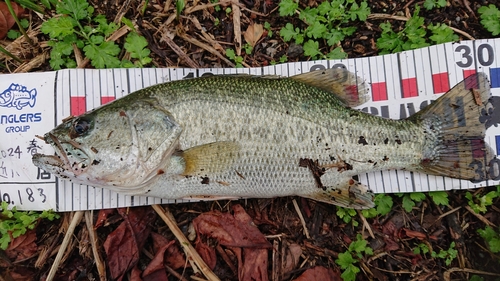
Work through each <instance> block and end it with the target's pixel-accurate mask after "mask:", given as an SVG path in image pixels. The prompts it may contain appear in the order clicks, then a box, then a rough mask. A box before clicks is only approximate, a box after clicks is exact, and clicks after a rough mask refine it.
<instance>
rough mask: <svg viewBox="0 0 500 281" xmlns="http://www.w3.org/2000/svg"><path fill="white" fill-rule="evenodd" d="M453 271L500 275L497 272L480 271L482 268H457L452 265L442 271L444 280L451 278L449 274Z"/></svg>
mask: <svg viewBox="0 0 500 281" xmlns="http://www.w3.org/2000/svg"><path fill="white" fill-rule="evenodd" d="M453 272H468V273H474V274H482V275H490V276H500V274H498V273H494V272H487V271H482V270H476V269H472V268H458V267H453V268H450V269H448V270H447V271H445V272H444V274H443V279H444V280H451V278H450V275H451V274H452V273H453Z"/></svg>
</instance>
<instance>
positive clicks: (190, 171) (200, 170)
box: [179, 141, 240, 176]
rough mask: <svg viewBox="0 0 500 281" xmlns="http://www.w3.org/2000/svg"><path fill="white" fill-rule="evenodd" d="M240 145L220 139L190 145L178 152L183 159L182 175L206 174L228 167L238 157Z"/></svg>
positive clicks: (224, 169)
mask: <svg viewBox="0 0 500 281" xmlns="http://www.w3.org/2000/svg"><path fill="white" fill-rule="evenodd" d="M239 151H240V145H239V144H238V143H236V142H231V141H221V142H213V143H208V144H203V145H199V146H195V147H191V148H189V149H187V150H184V151H181V152H179V154H180V155H179V156H181V157H182V158H183V159H184V163H185V168H184V172H183V173H182V175H183V176H207V175H210V174H212V173H220V172H223V171H226V170H228V169H230V167H231V166H232V165H233V163H234V161H235V160H236V159H237V158H238V157H239V155H238V152H239Z"/></svg>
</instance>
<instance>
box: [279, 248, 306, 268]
mask: <svg viewBox="0 0 500 281" xmlns="http://www.w3.org/2000/svg"><path fill="white" fill-rule="evenodd" d="M300 255H302V248H301V247H300V245H299V244H296V243H293V244H290V245H288V247H286V249H285V260H284V264H282V267H283V268H282V270H281V272H283V273H284V274H286V273H288V272H290V271H292V270H293V269H294V268H295V267H296V266H297V265H298V264H299V259H300Z"/></svg>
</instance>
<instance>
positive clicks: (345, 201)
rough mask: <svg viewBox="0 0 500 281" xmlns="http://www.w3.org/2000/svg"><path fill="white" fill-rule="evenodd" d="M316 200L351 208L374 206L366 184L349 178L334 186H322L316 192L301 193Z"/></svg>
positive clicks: (372, 196) (371, 193) (372, 197)
mask: <svg viewBox="0 0 500 281" xmlns="http://www.w3.org/2000/svg"><path fill="white" fill-rule="evenodd" d="M302 196H303V197H307V198H311V199H314V200H317V201H321V202H325V203H329V204H334V205H338V206H341V207H345V208H353V209H370V208H373V207H375V204H374V202H373V200H374V195H373V192H372V191H371V190H369V189H368V186H366V185H364V184H362V183H359V182H358V181H356V180H354V179H352V178H349V179H346V180H345V182H344V181H343V182H342V183H340V184H338V185H336V186H324V187H323V188H318V191H317V192H314V193H312V194H306V195H302Z"/></svg>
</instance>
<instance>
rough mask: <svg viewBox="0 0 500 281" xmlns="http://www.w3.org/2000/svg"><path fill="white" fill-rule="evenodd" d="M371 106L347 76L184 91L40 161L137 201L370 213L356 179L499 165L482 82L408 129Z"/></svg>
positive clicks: (67, 138)
mask: <svg viewBox="0 0 500 281" xmlns="http://www.w3.org/2000/svg"><path fill="white" fill-rule="evenodd" d="M471 88H472V89H475V90H473V91H471ZM477 95H479V100H478V96H477ZM367 96H368V95H367V90H366V85H365V84H364V83H363V81H362V80H361V79H359V78H358V77H356V76H355V75H354V74H352V73H350V72H348V71H346V70H343V69H330V70H322V71H314V72H310V73H306V74H301V75H297V76H294V77H291V78H277V77H269V76H267V77H254V76H249V75H229V76H212V77H203V78H196V79H188V80H182V81H174V82H170V83H165V84H160V85H156V86H152V87H149V88H146V89H143V90H140V91H138V92H135V93H132V94H130V95H128V96H125V97H123V98H121V99H119V100H116V101H114V102H112V103H110V104H107V105H104V106H102V107H100V108H97V109H95V110H93V111H90V112H88V113H85V114H83V115H81V116H77V117H74V118H70V119H68V120H67V121H65V122H64V123H63V124H61V125H60V126H58V127H57V128H56V129H54V130H52V131H51V132H49V133H48V134H46V135H45V140H46V141H47V142H48V143H50V144H51V145H53V146H54V148H55V150H56V153H57V154H58V156H59V158H57V157H54V156H45V155H40V154H38V155H35V156H34V157H33V162H34V163H35V165H37V166H39V167H41V168H43V169H46V170H48V171H50V172H52V173H54V174H57V175H59V176H60V177H64V178H69V179H70V180H72V181H74V182H77V183H82V184H89V185H93V186H99V187H105V188H109V189H112V190H115V191H118V192H121V193H124V194H129V195H148V196H155V197H161V198H169V199H180V198H197V199H221V198H240V197H276V196H288V195H299V196H303V197H307V198H312V199H315V200H319V201H323V202H328V203H332V204H337V205H340V206H345V207H353V208H370V207H372V206H373V202H372V201H373V195H372V194H371V193H370V192H369V190H368V187H367V186H365V185H364V184H363V183H359V182H357V181H356V180H355V179H354V178H353V177H354V176H355V175H358V174H361V173H366V172H371V171H380V170H387V169H406V170H409V171H416V172H425V173H428V174H435V175H444V176H451V177H460V178H465V179H473V178H474V176H475V174H474V173H475V170H474V167H471V166H470V165H469V163H471V162H472V161H483V162H484V161H485V159H490V158H489V157H490V156H491V155H492V151H491V149H490V148H489V147H488V146H487V145H486V144H484V141H482V140H483V139H484V131H485V125H484V124H482V123H481V122H480V118H479V116H480V113H481V110H483V109H484V108H485V104H486V103H487V100H488V98H489V85H488V83H487V80H486V78H485V77H484V75H481V74H477V75H475V76H473V77H470V78H467V79H466V80H465V81H463V82H462V83H460V84H458V85H457V86H456V87H454V88H453V89H452V90H450V93H449V94H445V95H444V96H443V97H442V98H440V99H438V100H437V101H436V102H435V103H434V104H432V105H430V106H429V107H427V108H425V109H424V110H422V111H421V112H420V113H417V114H416V115H414V116H412V117H411V118H409V119H407V120H390V119H384V118H380V117H376V116H373V115H369V114H366V113H363V112H360V111H357V110H353V109H351V108H350V106H357V105H359V104H362V103H363V102H364V101H366V97H367ZM455 100H460V103H456V104H452V105H453V106H450V105H451V103H450V101H455ZM464 124H467V126H468V127H467V128H468V129H467V130H465V129H464V128H463V125H464ZM104 136H106V137H104ZM117 144H119V145H118V146H117ZM63 145H64V147H65V149H60V148H59V147H62V146H63ZM72 147H73V148H72ZM72 149H73V150H75V151H80V150H81V151H82V153H81V154H82V155H85V157H86V158H83V157H82V158H81V159H78V158H77V156H75V155H78V154H75V151H71V150H72ZM68 153H71V154H72V155H73V156H72V157H71V158H68V157H67V156H66V154H68ZM483 156H484V157H483ZM474 163H475V162H474ZM483 166H484V167H486V165H483Z"/></svg>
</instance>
